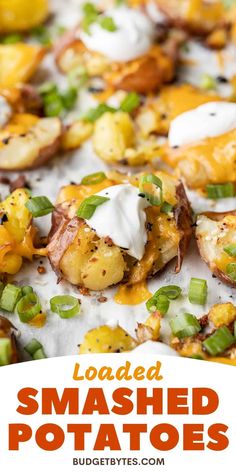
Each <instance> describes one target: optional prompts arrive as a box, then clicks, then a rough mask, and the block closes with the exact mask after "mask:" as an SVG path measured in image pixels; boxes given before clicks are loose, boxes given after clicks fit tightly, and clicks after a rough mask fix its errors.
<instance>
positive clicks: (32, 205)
mask: <svg viewBox="0 0 236 472" xmlns="http://www.w3.org/2000/svg"><path fill="white" fill-rule="evenodd" d="M25 206H26V208H27V209H28V210H29V211H30V213H32V215H33V216H34V218H38V217H39V216H44V215H48V213H52V211H53V210H54V206H53V204H52V203H51V202H50V200H49V199H48V198H47V197H32V198H30V199H29V200H28V201H27V202H26V203H25Z"/></svg>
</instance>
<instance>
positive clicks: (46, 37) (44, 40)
mask: <svg viewBox="0 0 236 472" xmlns="http://www.w3.org/2000/svg"><path fill="white" fill-rule="evenodd" d="M31 35H32V37H33V38H34V39H36V41H38V42H39V43H40V44H42V45H43V46H51V45H52V39H51V36H50V32H49V29H48V28H47V27H46V26H43V25H40V26H36V27H35V28H34V29H33V30H32V31H31Z"/></svg>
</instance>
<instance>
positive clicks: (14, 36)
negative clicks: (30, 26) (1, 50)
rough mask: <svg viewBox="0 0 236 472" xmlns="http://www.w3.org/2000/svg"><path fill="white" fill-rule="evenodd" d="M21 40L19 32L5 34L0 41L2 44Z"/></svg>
mask: <svg viewBox="0 0 236 472" xmlns="http://www.w3.org/2000/svg"><path fill="white" fill-rule="evenodd" d="M22 41H23V36H22V35H21V34H18V33H13V34H9V35H8V36H5V37H4V38H3V39H2V40H1V43H2V44H16V43H20V42H22Z"/></svg>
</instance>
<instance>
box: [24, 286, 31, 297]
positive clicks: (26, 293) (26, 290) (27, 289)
mask: <svg viewBox="0 0 236 472" xmlns="http://www.w3.org/2000/svg"><path fill="white" fill-rule="evenodd" d="M21 292H22V295H23V296H24V295H28V293H33V289H32V287H31V286H30V285H24V286H23V287H21Z"/></svg>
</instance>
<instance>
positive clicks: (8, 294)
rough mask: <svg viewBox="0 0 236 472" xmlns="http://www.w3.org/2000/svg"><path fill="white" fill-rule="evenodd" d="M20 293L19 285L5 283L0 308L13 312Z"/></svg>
mask: <svg viewBox="0 0 236 472" xmlns="http://www.w3.org/2000/svg"><path fill="white" fill-rule="evenodd" d="M21 295H22V293H21V288H20V287H17V286H16V285H13V284H7V285H6V286H5V287H4V289H3V292H2V296H1V300H0V307H1V308H2V310H6V311H9V312H13V311H14V309H15V306H16V304H17V302H18V300H19V298H20V297H21Z"/></svg>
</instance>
